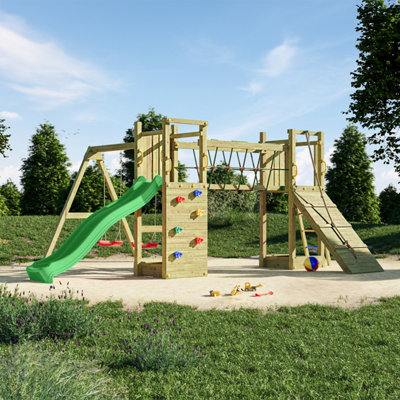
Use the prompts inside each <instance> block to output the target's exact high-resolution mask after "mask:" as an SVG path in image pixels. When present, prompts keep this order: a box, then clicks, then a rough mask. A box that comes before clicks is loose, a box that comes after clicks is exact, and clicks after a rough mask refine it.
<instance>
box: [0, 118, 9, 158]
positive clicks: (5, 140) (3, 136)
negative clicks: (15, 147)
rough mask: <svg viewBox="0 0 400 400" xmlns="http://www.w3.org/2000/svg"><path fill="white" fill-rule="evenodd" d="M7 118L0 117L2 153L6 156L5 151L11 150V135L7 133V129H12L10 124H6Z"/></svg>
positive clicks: (0, 150)
mask: <svg viewBox="0 0 400 400" xmlns="http://www.w3.org/2000/svg"><path fill="white" fill-rule="evenodd" d="M4 122H5V119H1V118H0V154H1V155H2V156H3V157H6V155H5V151H6V150H11V147H10V145H9V143H8V141H9V139H10V136H11V135H7V134H6V130H7V129H10V127H9V126H6V125H4Z"/></svg>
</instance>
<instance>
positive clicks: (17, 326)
mask: <svg viewBox="0 0 400 400" xmlns="http://www.w3.org/2000/svg"><path fill="white" fill-rule="evenodd" d="M53 287H54V286H50V288H53ZM23 294H24V293H18V289H15V291H14V293H12V292H10V291H8V290H7V288H6V286H5V285H0V342H6V343H10V342H13V343H17V342H19V341H20V340H21V339H37V340H39V339H42V338H45V337H51V338H63V339H70V338H72V337H83V336H86V335H88V334H89V333H90V332H91V331H92V330H93V328H94V327H95V326H96V323H97V322H98V319H97V317H96V315H95V314H94V312H93V310H91V309H89V308H88V307H86V306H85V302H84V301H83V300H76V299H74V298H73V297H72V294H67V293H66V292H64V293H63V294H62V295H59V296H58V298H55V297H54V296H51V297H50V298H49V299H48V300H47V301H40V300H38V299H36V298H35V297H34V296H30V297H29V298H25V297H22V295H23Z"/></svg>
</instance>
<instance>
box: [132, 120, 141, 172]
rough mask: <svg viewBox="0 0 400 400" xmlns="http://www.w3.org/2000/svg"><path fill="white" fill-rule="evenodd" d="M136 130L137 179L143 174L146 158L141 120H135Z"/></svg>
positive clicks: (134, 134) (135, 166)
mask: <svg viewBox="0 0 400 400" xmlns="http://www.w3.org/2000/svg"><path fill="white" fill-rule="evenodd" d="M134 127H135V130H134V133H133V137H134V143H135V149H134V150H135V165H134V168H135V179H136V178H137V177H138V176H140V175H143V169H144V165H143V159H144V149H143V148H142V135H141V133H142V123H141V122H140V121H136V122H135V125H134Z"/></svg>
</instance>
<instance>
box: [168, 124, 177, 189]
mask: <svg viewBox="0 0 400 400" xmlns="http://www.w3.org/2000/svg"><path fill="white" fill-rule="evenodd" d="M177 136H179V134H178V125H172V135H170V152H171V163H172V170H171V182H178V175H179V173H178V172H179V171H178V169H177V168H178V148H177V147H176V146H174V144H175V142H176V137H177Z"/></svg>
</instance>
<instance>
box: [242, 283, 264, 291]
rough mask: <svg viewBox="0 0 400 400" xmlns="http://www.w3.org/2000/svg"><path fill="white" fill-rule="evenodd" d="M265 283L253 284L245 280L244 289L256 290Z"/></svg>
mask: <svg viewBox="0 0 400 400" xmlns="http://www.w3.org/2000/svg"><path fill="white" fill-rule="evenodd" d="M262 286H263V285H262V284H261V283H259V284H258V285H255V286H251V283H250V282H245V284H244V290H245V291H246V292H255V291H256V290H257V288H258V287H262Z"/></svg>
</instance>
